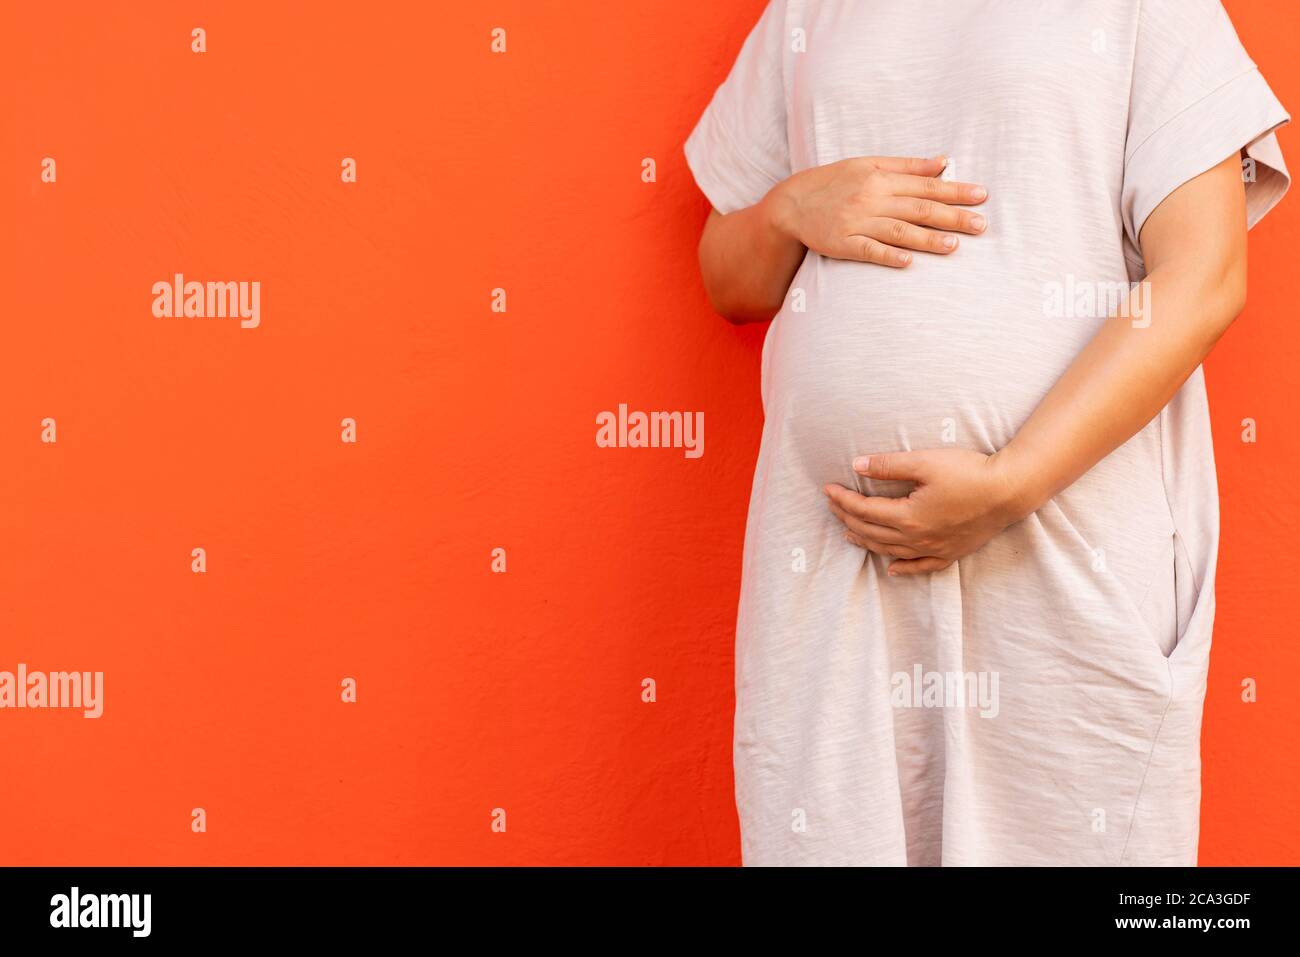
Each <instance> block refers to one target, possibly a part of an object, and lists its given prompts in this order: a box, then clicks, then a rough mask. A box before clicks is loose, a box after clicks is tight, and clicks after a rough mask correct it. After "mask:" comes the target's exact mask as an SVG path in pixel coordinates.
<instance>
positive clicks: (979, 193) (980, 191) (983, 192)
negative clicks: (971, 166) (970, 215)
mask: <svg viewBox="0 0 1300 957" xmlns="http://www.w3.org/2000/svg"><path fill="white" fill-rule="evenodd" d="M988 194H989V191H988V190H987V189H985V188H984V187H983V186H976V187H975V188H974V189H972V190H971V191H970V195H971V199H983V198H984V197H985V196H987V195H988Z"/></svg>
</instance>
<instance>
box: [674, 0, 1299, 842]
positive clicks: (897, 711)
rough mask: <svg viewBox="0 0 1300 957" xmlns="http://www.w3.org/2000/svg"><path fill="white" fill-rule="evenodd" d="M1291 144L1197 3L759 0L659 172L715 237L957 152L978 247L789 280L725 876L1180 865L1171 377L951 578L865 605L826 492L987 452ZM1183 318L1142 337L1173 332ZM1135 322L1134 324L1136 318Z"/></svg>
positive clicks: (1191, 660)
mask: <svg viewBox="0 0 1300 957" xmlns="http://www.w3.org/2000/svg"><path fill="white" fill-rule="evenodd" d="M1288 119H1289V117H1288V116H1287V114H1286V112H1285V111H1284V110H1283V108H1282V106H1281V105H1280V104H1279V103H1278V101H1277V100H1276V98H1275V97H1274V96H1273V94H1272V93H1271V92H1270V90H1269V88H1268V86H1267V84H1266V83H1265V81H1264V79H1263V78H1262V77H1261V75H1260V73H1259V72H1258V71H1257V69H1256V68H1255V65H1254V64H1253V63H1252V62H1251V60H1250V59H1249V58H1248V56H1247V54H1246V53H1245V51H1244V50H1243V49H1242V47H1241V45H1240V43H1239V41H1238V39H1237V36H1236V34H1235V32H1234V30H1233V28H1232V25H1231V23H1230V22H1229V20H1228V18H1227V16H1226V14H1225V13H1224V11H1223V9H1222V7H1221V6H1220V4H1219V3H1218V2H1217V0H1060V2H1051V0H1023V2H1022V0H1001V2H975V0H911V2H908V3H896V2H883V0H882V2H877V0H773V2H771V3H770V4H769V5H768V7H767V8H766V10H765V11H764V12H763V14H762V17H761V19H760V20H759V22H758V24H757V25H756V26H755V27H754V29H753V31H752V33H751V34H750V35H749V37H748V39H747V40H746V41H745V43H744V46H743V48H742V49H741V51H740V54H739V56H738V57H737V59H736V62H735V65H734V67H733V68H732V70H731V72H730V75H729V76H728V77H727V79H726V81H725V82H724V83H723V84H722V86H721V87H719V88H718V90H717V92H716V94H715V95H714V97H713V99H712V101H711V103H710V104H709V106H708V109H707V110H706V111H705V113H704V115H703V117H702V118H701V119H700V121H699V124H698V125H697V126H696V128H695V129H694V131H693V132H692V133H691V135H690V138H689V139H688V141H687V143H686V157H687V161H688V163H689V165H690V168H691V170H692V173H693V175H694V176H695V178H696V181H697V182H698V183H699V185H700V187H701V189H702V190H703V191H704V193H705V194H706V195H707V196H708V198H709V199H710V201H711V202H712V203H713V205H714V206H715V207H716V208H717V209H718V210H719V211H721V212H723V213H727V212H731V211H733V210H736V209H740V208H742V207H745V206H748V205H752V204H753V203H755V202H757V201H758V200H759V199H760V198H761V197H762V196H763V195H764V193H765V192H766V191H767V190H768V189H769V188H771V186H772V185H773V184H775V183H776V182H778V181H779V180H781V179H783V178H785V177H787V176H789V175H790V174H791V173H792V172H794V171H798V170H802V169H806V168H808V167H811V166H816V165H821V164H825V163H831V162H834V161H836V160H840V159H844V158H846V157H850V156H859V155H881V156H928V155H937V154H940V153H942V154H946V155H948V156H950V157H952V158H953V164H954V173H955V178H957V179H960V180H964V181H970V182H977V183H981V184H983V185H985V186H987V187H988V188H989V192H990V199H989V201H988V202H987V203H986V204H985V206H984V211H985V212H986V213H987V216H988V220H989V228H988V230H987V232H986V233H985V234H984V235H982V236H979V237H969V238H967V239H966V240H965V241H964V242H963V244H962V246H961V248H960V249H959V250H958V251H957V252H956V253H955V254H954V255H952V256H950V257H946V258H945V257H935V256H927V255H924V254H920V255H917V256H916V257H915V258H914V262H913V264H912V266H911V267H909V268H908V269H906V270H903V271H897V270H890V269H886V268H882V267H878V266H872V265H867V264H862V263H853V262H844V261H836V260H831V259H826V258H823V257H821V256H818V255H816V254H812V253H809V254H808V255H807V256H806V257H805V259H804V262H803V264H802V266H801V267H800V268H799V271H798V273H797V274H796V275H795V277H794V280H793V282H792V284H791V290H790V294H789V295H788V296H787V300H786V304H785V306H784V307H783V308H782V310H781V312H780V314H779V315H778V316H777V317H776V319H775V320H774V321H773V323H772V325H771V327H770V328H769V330H768V333H767V339H766V341H765V344H764V348H763V371H762V393H763V403H764V410H765V414H766V421H765V424H764V429H763V440H762V448H761V451H760V453H759V458H758V464H757V468H756V471H755V475H754V483H753V489H752V496H751V501H750V510H749V520H748V525H747V530H746V538H745V555H744V576H743V585H742V591H741V600H740V609H739V618H738V625H737V635H736V716H735V742H734V758H735V772H736V799H737V805H738V809H739V812H740V823H741V829H742V847H743V855H744V862H745V863H746V864H758V865H766V864H897V865H902V864H913V865H935V864H946V865H977V864H979V865H1011V864H1029V865H1048V864H1083V865H1114V864H1194V863H1195V862H1196V845H1197V831H1198V816H1199V800H1200V753H1199V742H1200V726H1201V710H1202V701H1203V698H1204V693H1205V680H1206V671H1207V666H1208V660H1209V651H1210V635H1211V626H1212V622H1213V617H1214V570H1215V559H1216V551H1217V544H1218V505H1217V491H1216V482H1215V472H1214V461H1213V447H1212V444H1211V438H1210V424H1209V417H1208V414H1207V406H1206V394H1205V385H1204V380H1203V378H1202V375H1201V372H1200V370H1199V369H1198V370H1197V371H1196V373H1195V374H1194V375H1193V376H1192V377H1191V379H1190V380H1189V381H1188V382H1187V384H1186V385H1185V386H1184V387H1183V389H1182V390H1181V391H1180V392H1179V393H1178V395H1177V396H1176V397H1175V398H1174V400H1173V401H1172V402H1171V403H1170V404H1169V406H1168V407H1167V408H1165V410H1164V411H1162V412H1161V413H1160V415H1159V416H1157V417H1156V418H1155V419H1153V420H1152V421H1151V423H1150V424H1149V425H1147V426H1146V427H1145V428H1144V429H1143V430H1142V431H1141V432H1139V433H1138V434H1137V435H1136V436H1134V437H1133V438H1132V439H1131V440H1130V441H1128V442H1127V443H1125V444H1124V445H1123V446H1122V447H1120V448H1119V449H1117V450H1116V451H1115V452H1114V453H1112V454H1111V455H1110V456H1108V457H1107V458H1106V459H1104V460H1103V461H1102V462H1100V463H1099V464H1098V465H1097V466H1096V467H1094V468H1093V469H1092V470H1091V471H1090V472H1088V473H1087V474H1086V475H1085V476H1083V477H1082V478H1081V479H1080V480H1079V481H1077V482H1076V483H1075V484H1074V485H1072V486H1071V487H1070V488H1068V489H1067V490H1065V491H1064V492H1062V493H1061V494H1060V495H1058V496H1057V497H1056V498H1055V499H1053V500H1052V501H1051V502H1049V503H1048V504H1047V505H1046V506H1044V507H1043V508H1041V509H1040V510H1039V511H1037V512H1036V513H1035V514H1033V515H1032V516H1030V517H1029V518H1028V519H1026V520H1025V521H1023V522H1020V523H1019V524H1017V525H1015V526H1013V527H1011V528H1010V529H1008V530H1007V531H1005V532H1004V533H1003V534H1002V535H1000V536H999V537H997V538H996V539H994V540H993V541H992V542H990V543H989V544H988V545H986V546H985V547H984V548H982V549H981V550H980V551H978V552H976V553H975V554H973V555H970V556H969V557H967V558H963V559H962V560H961V561H959V562H957V563H956V564H955V565H953V566H951V567H950V568H948V569H946V570H944V571H942V572H939V573H935V574H932V575H928V576H920V577H915V578H902V579H890V578H887V577H886V576H885V575H884V572H885V569H886V567H887V566H886V560H883V559H881V558H879V557H877V556H873V555H868V554H866V553H864V552H863V551H861V550H860V549H858V548H856V547H854V546H852V545H850V544H848V543H846V542H845V541H844V540H843V538H842V526H840V524H839V523H838V522H837V521H836V520H835V518H834V517H833V516H832V515H831V514H830V513H829V511H828V510H827V507H826V504H825V498H824V495H823V493H822V491H821V488H822V486H823V485H824V484H826V483H831V482H837V483H841V484H844V485H847V486H849V487H857V488H858V489H859V490H860V491H862V492H864V493H866V494H901V493H904V492H905V491H906V490H907V488H908V486H905V485H900V484H898V483H888V484H886V483H878V482H872V481H868V480H865V479H861V478H859V477H857V476H856V475H855V473H854V472H853V470H852V467H851V464H850V463H851V462H852V460H853V458H854V457H855V456H856V455H858V454H861V453H865V452H877V451H887V450H891V449H923V448H933V447H943V446H944V445H949V446H953V447H960V448H968V449H976V450H979V451H981V452H986V453H987V452H993V451H995V450H996V449H998V448H1001V447H1002V446H1004V445H1005V444H1006V443H1007V442H1008V441H1009V440H1010V439H1011V438H1012V436H1013V435H1014V434H1015V432H1016V430H1017V429H1018V428H1019V426H1020V425H1021V424H1022V423H1023V422H1024V421H1025V419H1026V418H1027V417H1028V416H1029V415H1030V413H1031V412H1032V411H1033V410H1034V408H1035V406H1036V405H1037V404H1038V403H1039V401H1040V400H1041V399H1042V398H1043V397H1044V396H1045V395H1046V394H1047V392H1048V390H1049V389H1050V388H1051V387H1052V385H1053V384H1054V383H1055V382H1056V380H1057V379H1058V377H1059V376H1060V375H1061V374H1062V372H1063V371H1064V370H1065V369H1066V368H1067V367H1068V366H1069V364H1070V363H1071V361H1072V360H1073V359H1074V357H1075V356H1076V355H1077V354H1078V353H1079V351H1080V350H1081V349H1082V348H1083V346H1084V345H1085V344H1086V343H1087V342H1088V340H1089V339H1090V338H1091V336H1092V335H1093V333H1094V332H1095V331H1096V329H1097V327H1098V326H1099V324H1100V323H1101V322H1102V321H1104V317H1105V315H1106V314H1107V308H1106V307H1107V305H1108V303H1109V301H1110V300H1109V299H1108V295H1109V294H1110V291H1112V290H1115V289H1124V288H1126V286H1127V283H1128V282H1130V281H1132V280H1137V279H1140V278H1141V277H1142V275H1143V266H1142V260H1141V255H1140V253H1139V250H1138V247H1137V236H1138V235H1139V231H1140V230H1141V227H1142V224H1143V222H1144V220H1145V219H1146V217H1147V215H1148V214H1149V213H1150V212H1151V211H1152V210H1153V209H1154V208H1155V207H1156V205H1157V204H1159V203H1160V201H1161V200H1162V199H1163V198H1164V197H1166V196H1167V195H1168V194H1169V193H1170V192H1171V191H1172V190H1174V189H1176V188H1177V187H1178V186H1179V185H1181V184H1182V183H1185V182H1186V181H1187V180H1189V179H1191V178H1192V177H1194V176H1196V175H1198V174H1199V173H1202V172H1204V171H1205V170H1207V169H1209V168H1210V167H1212V166H1214V165H1216V164H1217V163H1219V162H1220V161H1222V160H1223V159H1225V158H1227V157H1229V156H1231V155H1233V154H1235V153H1237V152H1238V151H1239V150H1241V149H1243V148H1245V149H1246V151H1247V153H1248V161H1247V162H1246V163H1245V164H1244V166H1245V175H1246V176H1247V181H1248V182H1247V201H1248V207H1249V220H1250V224H1251V225H1253V224H1254V223H1255V222H1256V221H1258V220H1259V218H1260V217H1261V216H1263V215H1264V213H1265V212H1267V211H1268V210H1269V209H1270V208H1271V207H1272V206H1273V205H1274V204H1275V203H1276V202H1277V201H1278V200H1279V199H1280V198H1281V196H1282V194H1283V192H1284V191H1285V190H1286V187H1287V185H1288V182H1289V180H1288V177H1287V173H1286V170H1285V166H1284V164H1283V162H1282V157H1281V154H1280V152H1279V149H1278V145H1277V141H1276V139H1275V137H1274V135H1273V130H1275V129H1276V128H1277V127H1278V126H1280V125H1282V124H1283V123H1285V122H1286V121H1287V120H1288ZM1178 318H1179V317H1177V316H1170V317H1164V319H1163V321H1171V322H1176V321H1178ZM1156 321H1161V319H1160V318H1157V319H1156Z"/></svg>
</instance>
